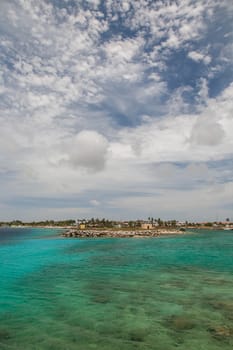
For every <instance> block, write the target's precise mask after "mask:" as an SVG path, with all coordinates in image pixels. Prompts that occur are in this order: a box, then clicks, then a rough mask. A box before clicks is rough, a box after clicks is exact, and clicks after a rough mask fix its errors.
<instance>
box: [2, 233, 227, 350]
mask: <svg viewBox="0 0 233 350" xmlns="http://www.w3.org/2000/svg"><path fill="white" fill-rule="evenodd" d="M0 278H1V282H0V283H1V285H0V286H1V289H0V349H4V350H5V349H9V350H10V349H15V350H39V349H44V350H47V349H50V350H52V349H54V350H73V349H75V350H76V349H78V350H89V349H90V350H91V349H97V350H99V349H101V350H115V349H120V350H130V349H141V350H142V349H143V350H144V349H158V350H172V349H182V350H187V349H189V350H197V349H198V350H202V349H203V350H208V349H211V350H217V349H222V350H224V349H226V350H228V349H229V350H230V349H232V348H233V233H232V232H226V231H205V232H193V233H192V234H186V235H182V236H177V237H162V238H148V239H132V238H131V239H111V238H108V239H66V238H61V237H59V231H56V230H45V229H43V230H41V229H5V228H4V229H3V228H2V229H0Z"/></svg>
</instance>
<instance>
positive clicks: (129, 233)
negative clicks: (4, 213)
mask: <svg viewBox="0 0 233 350" xmlns="http://www.w3.org/2000/svg"><path fill="white" fill-rule="evenodd" d="M0 227H16V228H17V227H38V228H59V229H63V231H62V234H61V236H62V237H67V238H69V237H78V238H83V237H135V238H137V237H158V236H161V235H174V234H175V235H176V234H184V233H187V232H190V231H189V230H191V229H208V230H211V229H212V230H229V231H231V230H232V231H233V222H232V221H231V220H230V219H229V218H226V219H225V220H224V221H218V222H217V221H215V222H190V221H178V220H162V219H160V218H154V217H148V218H147V219H144V220H140V219H137V220H123V221H120V220H109V219H105V218H101V219H99V218H91V219H83V218H82V219H76V220H74V219H69V220H59V221H56V220H45V221H33V222H23V221H21V220H13V221H11V222H0Z"/></svg>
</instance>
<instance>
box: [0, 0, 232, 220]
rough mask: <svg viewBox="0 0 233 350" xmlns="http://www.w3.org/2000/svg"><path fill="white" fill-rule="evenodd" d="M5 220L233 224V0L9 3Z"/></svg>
mask: <svg viewBox="0 0 233 350" xmlns="http://www.w3.org/2000/svg"><path fill="white" fill-rule="evenodd" d="M0 123H1V124H0V220H9V219H22V220H32V219H35V220H37V219H47V218H52V219H59V218H60V219H65V218H84V217H86V218H88V217H93V216H94V217H97V216H99V217H107V218H115V219H126V218H130V219H136V218H147V217H148V216H153V217H161V218H164V219H180V220H186V219H191V220H220V219H225V218H226V217H230V218H231V219H232V220H233V2H232V0H174V1H173V0H170V1H168V0H137V1H136V0H1V1H0Z"/></svg>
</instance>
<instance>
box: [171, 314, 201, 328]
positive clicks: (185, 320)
mask: <svg viewBox="0 0 233 350" xmlns="http://www.w3.org/2000/svg"><path fill="white" fill-rule="evenodd" d="M168 325H169V327H170V328H172V329H173V330H174V331H187V330H190V329H192V328H194V327H195V323H194V321H193V320H192V319H190V318H189V317H187V316H172V317H171V318H170V319H169V320H168Z"/></svg>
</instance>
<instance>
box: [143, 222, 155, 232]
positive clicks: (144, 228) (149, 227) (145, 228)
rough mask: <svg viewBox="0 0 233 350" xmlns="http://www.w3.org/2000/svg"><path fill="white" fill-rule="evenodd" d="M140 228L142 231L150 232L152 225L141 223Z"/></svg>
mask: <svg viewBox="0 0 233 350" xmlns="http://www.w3.org/2000/svg"><path fill="white" fill-rule="evenodd" d="M141 228H142V229H143V230H152V228H153V225H152V223H148V222H142V223H141Z"/></svg>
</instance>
